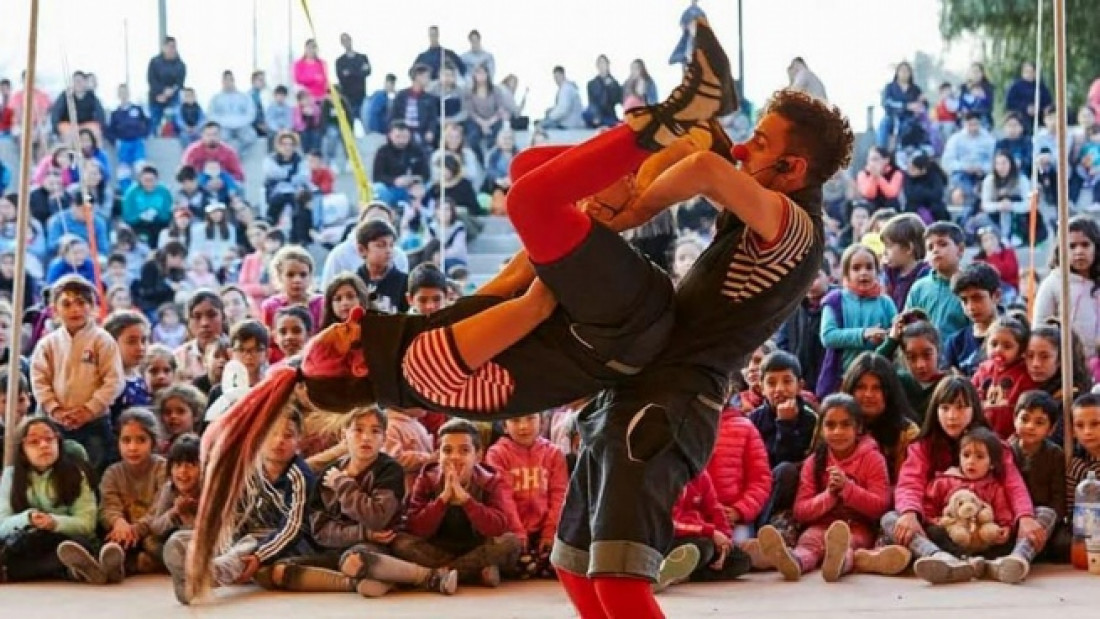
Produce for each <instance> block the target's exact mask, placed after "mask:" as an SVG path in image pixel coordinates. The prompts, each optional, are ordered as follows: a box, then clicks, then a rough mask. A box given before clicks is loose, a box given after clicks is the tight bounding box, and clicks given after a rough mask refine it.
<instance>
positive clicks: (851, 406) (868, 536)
mask: <svg viewBox="0 0 1100 619" xmlns="http://www.w3.org/2000/svg"><path fill="white" fill-rule="evenodd" d="M821 411H822V414H821V423H820V424H819V426H818V427H819V433H818V440H819V441H820V442H819V444H818V446H817V449H816V450H815V452H814V455H813V456H812V457H810V458H807V459H806V462H805V463H804V464H803V465H802V475H801V479H800V481H799V485H798V495H797V497H796V498H795V504H794V517H795V520H797V521H798V522H799V523H801V524H803V525H805V526H806V528H805V530H803V532H802V534H801V536H799V538H798V544H797V545H796V546H795V547H794V548H793V549H790V548H787V546H786V545H785V543H784V541H783V536H782V534H780V532H779V531H778V530H776V529H775V528H774V527H772V526H770V525H768V526H765V527H763V528H762V529H761V530H760V534H759V540H760V551H761V552H762V553H763V554H764V556H765V557H767V559H769V561H770V562H771V563H772V564H773V565H775V566H776V568H777V569H778V570H779V571H780V572H781V573H782V574H783V577H784V578H786V579H787V580H798V579H799V578H801V576H802V574H804V573H806V572H809V571H810V570H813V569H815V568H817V567H818V566H819V565H820V566H821V568H822V570H821V575H822V576H823V577H824V578H825V580H826V581H827V582H835V581H837V580H839V579H840V577H841V576H842V575H844V574H847V573H849V572H852V571H854V570H858V571H862V572H871V573H880V574H897V573H899V572H901V571H903V570H904V569H905V567H906V566H907V565H908V564H909V554H908V553H907V552H906V551H904V549H900V548H894V549H892V550H890V551H889V552H886V551H880V552H878V553H867V552H860V551H861V550H865V549H868V548H871V547H872V546H874V543H875V525H876V521H877V520H878V519H879V518H880V517H881V516H882V514H883V513H885V512H886V509H887V506H888V505H889V503H890V480H889V477H888V475H887V471H886V458H885V457H884V456H883V455H882V453H881V452H880V451H879V449H878V445H876V444H875V441H874V439H873V438H871V437H870V436H868V435H866V434H864V433H863V413H862V412H861V411H860V409H859V405H858V404H857V403H856V401H855V399H854V398H852V397H851V396H849V395H846V394H835V395H831V396H829V397H828V398H826V399H825V402H823V403H822V406H821Z"/></svg>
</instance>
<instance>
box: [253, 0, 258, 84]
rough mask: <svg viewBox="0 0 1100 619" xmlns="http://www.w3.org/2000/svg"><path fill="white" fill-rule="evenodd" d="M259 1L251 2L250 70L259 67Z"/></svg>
mask: <svg viewBox="0 0 1100 619" xmlns="http://www.w3.org/2000/svg"><path fill="white" fill-rule="evenodd" d="M259 5H260V0H252V69H253V70H255V69H258V68H259V67H260V30H259V23H258V22H259V15H260V6H259Z"/></svg>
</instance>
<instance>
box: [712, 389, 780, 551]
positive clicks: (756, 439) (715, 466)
mask: <svg viewBox="0 0 1100 619" xmlns="http://www.w3.org/2000/svg"><path fill="white" fill-rule="evenodd" d="M706 472H707V473H709V475H710V479H711V481H712V482H714V490H715V492H716V493H717V496H718V502H719V503H720V504H721V506H722V512H723V513H724V514H725V516H726V521H727V522H728V524H729V526H730V527H731V528H732V533H733V538H732V539H733V541H734V542H735V543H738V544H740V543H741V542H744V541H745V540H747V539H749V538H751V537H752V536H753V535H754V534H755V533H756V530H755V529H754V527H753V523H754V522H755V521H756V519H757V517H759V516H760V512H761V510H763V509H764V504H765V503H767V502H768V497H770V496H771V492H772V472H771V468H770V467H769V466H768V450H767V448H766V447H765V446H764V440H763V439H761V438H760V432H759V431H757V429H756V426H754V425H753V424H752V422H751V421H749V420H748V419H747V418H745V417H744V416H743V415H742V414H741V412H740V411H739V410H737V409H736V408H734V407H727V408H726V409H725V410H724V411H722V417H721V419H719V421H718V440H717V442H716V443H715V445H714V453H713V454H712V455H711V457H710V462H709V463H707V471H706Z"/></svg>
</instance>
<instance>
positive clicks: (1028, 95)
mask: <svg viewBox="0 0 1100 619" xmlns="http://www.w3.org/2000/svg"><path fill="white" fill-rule="evenodd" d="M1036 84H1038V87H1039V108H1038V109H1040V110H1043V109H1046V107H1047V106H1048V105H1050V104H1051V103H1053V102H1054V98H1053V97H1051V96H1050V90H1047V87H1046V86H1045V85H1044V84H1042V83H1040V82H1026V81H1024V80H1023V79H1017V80H1016V81H1015V82H1012V85H1011V86H1009V87H1008V92H1007V93H1005V110H1007V111H1009V112H1016V113H1017V114H1020V115H1021V116H1023V117H1024V122H1025V124H1024V130H1025V131H1027V130H1029V129H1030V127H1031V123H1032V122H1033V120H1034V115H1033V114H1028V113H1027V108H1028V106H1031V105H1035V87H1036Z"/></svg>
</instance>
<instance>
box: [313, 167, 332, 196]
mask: <svg viewBox="0 0 1100 619" xmlns="http://www.w3.org/2000/svg"><path fill="white" fill-rule="evenodd" d="M309 181H310V182H311V183H313V184H314V185H316V186H317V191H320V192H321V193H322V194H324V195H328V194H330V193H332V187H333V185H334V184H335V183H336V177H335V176H333V174H332V170H330V169H328V168H317V169H316V170H313V171H312V172H310V174H309Z"/></svg>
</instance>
